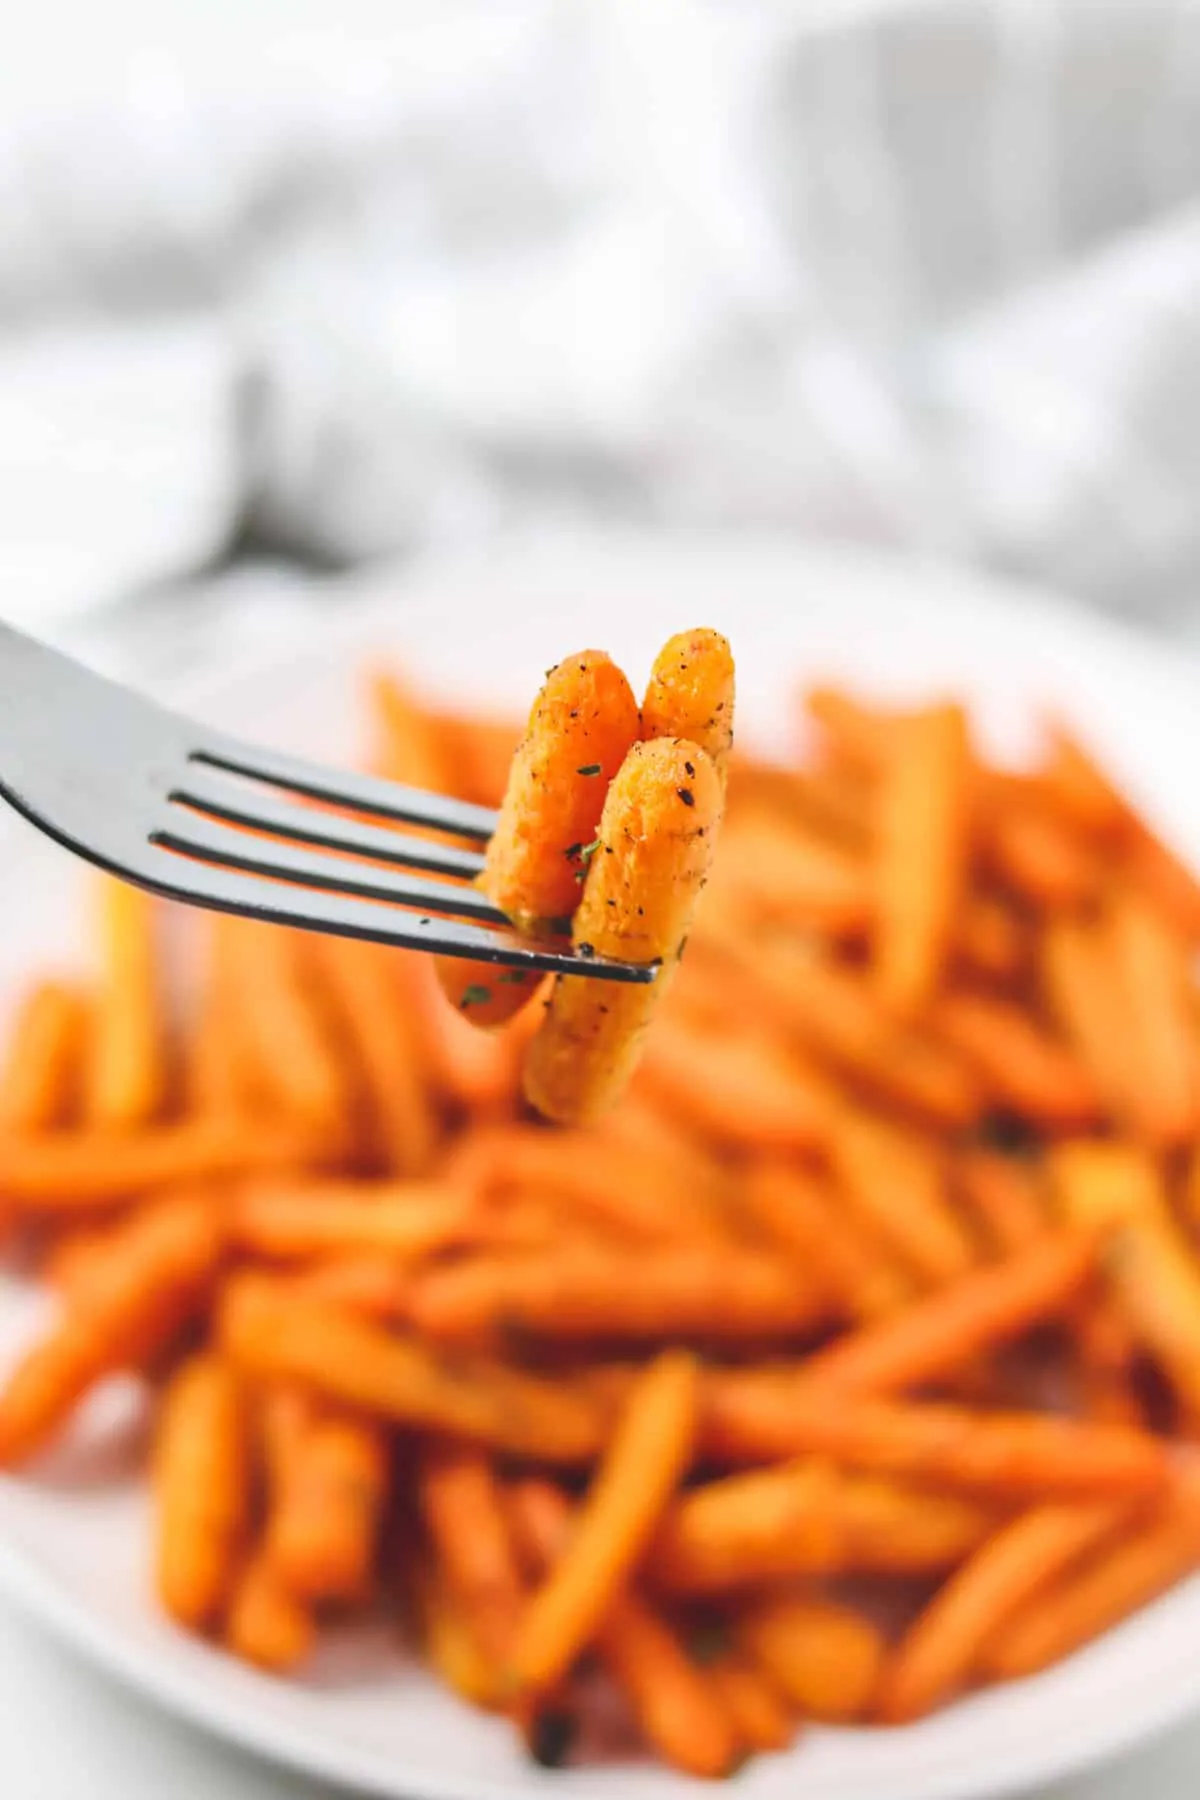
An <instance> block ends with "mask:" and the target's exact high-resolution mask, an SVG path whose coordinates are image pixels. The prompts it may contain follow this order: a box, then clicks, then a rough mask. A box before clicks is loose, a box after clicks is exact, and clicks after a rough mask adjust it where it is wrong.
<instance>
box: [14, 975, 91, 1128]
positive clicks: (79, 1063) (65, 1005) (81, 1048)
mask: <svg viewBox="0 0 1200 1800" xmlns="http://www.w3.org/2000/svg"><path fill="white" fill-rule="evenodd" d="M90 1029H91V1020H90V1014H89V1007H88V1001H87V998H86V996H85V995H84V993H83V991H82V989H80V988H78V987H74V986H72V985H71V984H70V983H68V982H65V981H39V982H38V983H37V984H36V986H34V987H32V988H31V989H30V990H29V992H28V994H26V996H25V998H24V1000H23V1001H22V1003H21V1006H20V1008H19V1010H18V1012H17V1015H16V1018H15V1019H14V1021H13V1024H12V1027H11V1031H10V1036H9V1040H8V1047H7V1051H6V1053H5V1058H4V1067H3V1070H2V1071H0V1130H2V1131H6V1132H8V1131H14V1132H20V1131H46V1130H49V1129H52V1128H53V1127H54V1126H56V1125H63V1124H65V1123H67V1122H69V1121H70V1120H71V1119H72V1117H73V1115H74V1113H75V1110H76V1107H77V1105H78V1101H79V1086H80V1077H81V1075H82V1074H83V1071H84V1067H85V1058H86V1056H87V1050H88V1035H89V1032H90Z"/></svg>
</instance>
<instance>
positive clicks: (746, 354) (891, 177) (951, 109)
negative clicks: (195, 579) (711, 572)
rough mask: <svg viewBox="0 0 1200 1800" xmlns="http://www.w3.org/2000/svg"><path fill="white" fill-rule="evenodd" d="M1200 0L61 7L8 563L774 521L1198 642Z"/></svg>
mask: <svg viewBox="0 0 1200 1800" xmlns="http://www.w3.org/2000/svg"><path fill="white" fill-rule="evenodd" d="M1198 99H1200V9H1198V8H1197V7H1196V6H1195V5H1194V4H1192V0H820V3H814V0H739V3H738V4H733V3H732V0H606V4H604V5H602V6H601V5H596V4H593V3H591V0H524V3H521V4H518V3H516V0H513V3H504V0H500V3H493V4H490V5H489V4H477V5H468V4H465V3H462V0H442V4H435V3H434V0H392V4H385V3H384V0H339V3H338V4H336V5H335V4H333V0H294V3H293V4H284V0H159V3H158V4H151V3H150V0H109V3H107V4H105V5H104V6H103V7H87V6H85V5H83V4H82V0H46V3H43V4H39V5H37V6H35V7H27V8H23V9H22V11H21V16H20V18H19V19H16V18H14V19H13V20H12V21H11V22H10V25H9V28H8V30H7V31H6V33H5V44H4V54H3V56H2V57H0V243H2V244H3V246H4V253H3V256H2V257H0V581H2V582H3V589H4V594H5V606H6V609H7V610H8V611H9V613H10V614H12V615H16V614H17V613H18V612H19V613H20V614H22V615H23V616H25V617H28V618H35V619H36V618H42V619H46V618H48V617H50V616H51V615H52V614H61V613H62V612H64V610H65V611H67V612H73V611H74V610H75V609H77V608H78V607H80V606H81V605H86V604H89V603H91V602H93V601H95V600H98V599H101V598H104V597H111V596H114V595H118V594H122V593H126V592H129V591H130V590H133V589H137V588H141V587H143V586H145V585H146V584H149V583H154V582H157V581H160V580H163V579H170V578H172V577H174V576H175V575H178V574H187V573H193V572H195V571H197V570H202V569H207V568H209V567H211V566H212V565H213V564H214V563H220V562H222V561H223V560H224V559H226V558H227V556H228V554H229V552H230V550H231V549H235V548H239V547H240V548H245V547H247V546H250V547H252V548H255V549H257V550H259V551H265V552H267V553H270V554H288V555H294V556H297V557H299V558H301V559H303V560H305V561H307V562H308V563H309V564H311V565H312V566H316V567H320V566H327V565H339V564H343V563H347V562H354V561H357V560H360V559H363V558H369V557H376V556H380V555H384V554H390V553H392V552H403V551H406V550H408V549H410V548H412V547H414V546H418V545H428V544H437V543H439V542H442V541H445V540H447V539H450V540H453V541H456V542H458V541H461V540H462V539H463V538H464V537H466V536H472V535H478V534H483V533H487V532H490V531H496V530H501V529H505V528H506V527H508V526H509V525H511V524H512V523H513V522H514V521H519V522H520V523H522V524H524V525H527V524H528V523H529V521H530V520H531V519H542V518H544V517H550V516H554V515H561V514H567V515H572V514H574V513H579V512H582V513H586V514H591V515H594V514H597V513H598V514H600V515H601V516H611V515H620V516H622V517H624V518H631V517H632V518H634V519H645V518H651V519H656V518H657V519H662V520H663V521H665V522H668V523H669V522H671V521H679V520H683V521H686V522H688V523H689V524H696V523H708V522H715V521H729V520H734V521H738V520H752V521H762V520H769V521H771V522H774V523H783V524H785V525H789V526H795V527H796V529H797V530H802V531H806V532H809V533H834V534H841V535H850V536H855V537H867V538H871V539H874V540H876V541H879V540H883V541H895V542H899V543H908V544H916V545H918V546H920V547H922V548H926V549H928V548H933V549H936V550H939V551H943V552H946V553H948V554H950V555H954V556H965V557H972V558H978V559H980V560H982V561H986V562H988V563H990V564H992V565H995V566H1001V567H1004V568H1007V569H1010V570H1017V571H1028V572H1032V573H1035V574H1036V575H1038V576H1039V577H1041V578H1043V579H1046V580H1048V581H1050V582H1052V583H1055V584H1057V585H1059V586H1062V587H1065V588H1066V589H1068V590H1069V591H1070V592H1072V593H1075V594H1079V595H1081V596H1083V597H1085V598H1089V599H1093V600H1095V601H1097V602H1099V603H1101V604H1105V605H1109V606H1114V607H1118V608H1121V609H1125V610H1133V611H1137V612H1140V613H1144V614H1147V615H1150V616H1152V617H1155V618H1159V619H1163V620H1167V621H1171V622H1183V623H1185V624H1186V623H1187V620H1188V617H1189V614H1190V611H1191V608H1192V604H1193V603H1192V595H1193V592H1194V591H1195V587H1196V582H1195V574H1196V564H1197V561H1198V560H1200V524H1198V518H1200V514H1198V509H1197V508H1196V506H1195V504H1194V493H1195V490H1196V487H1197V478H1198V477H1200V405H1197V404H1196V400H1197V398H1198V397H1200V325H1198V324H1197V321H1198V320H1200V306H1198V304H1197V302H1198V300H1200V132H1198V131H1197V130H1196V116H1197V102H1198Z"/></svg>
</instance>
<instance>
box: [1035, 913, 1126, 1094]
mask: <svg viewBox="0 0 1200 1800" xmlns="http://www.w3.org/2000/svg"><path fill="white" fill-rule="evenodd" d="M1042 981H1043V984H1044V988H1045V993H1046V998H1047V1000H1048V1002H1049V1006H1050V1010H1051V1012H1052V1013H1053V1014H1054V1016H1055V1017H1056V1019H1057V1020H1058V1023H1059V1025H1060V1026H1061V1028H1062V1030H1063V1031H1064V1033H1065V1034H1066V1036H1067V1038H1068V1039H1069V1041H1070V1042H1071V1043H1072V1044H1073V1045H1074V1047H1075V1049H1076V1050H1077V1051H1078V1053H1079V1055H1080V1058H1081V1059H1082V1061H1083V1062H1084V1063H1085V1064H1086V1065H1087V1067H1088V1069H1089V1070H1090V1071H1091V1074H1092V1077H1093V1079H1094V1081H1095V1083H1096V1086H1097V1087H1098V1088H1099V1090H1100V1092H1101V1094H1102V1095H1103V1097H1104V1101H1105V1104H1106V1106H1107V1107H1108V1108H1109V1109H1110V1110H1111V1111H1112V1112H1113V1113H1115V1114H1116V1115H1117V1116H1118V1117H1119V1118H1122V1119H1125V1118H1128V1117H1130V1116H1131V1114H1132V1113H1133V1112H1135V1111H1136V1110H1137V1109H1138V1106H1139V1099H1138V1096H1140V1093H1141V1088H1142V1081H1141V1075H1140V1071H1139V1070H1138V1068H1137V1057H1138V1054H1139V1052H1138V1050H1137V1048H1136V1046H1135V1045H1134V1043H1133V1041H1132V1039H1131V1035H1130V1029H1129V1026H1130V1020H1129V1015H1128V1010H1127V1006H1128V1003H1127V999H1126V996H1125V994H1124V991H1123V983H1122V982H1121V980H1120V978H1119V976H1118V972H1117V970H1116V968H1115V967H1114V965H1113V957H1112V951H1111V946H1110V944H1109V943H1108V940H1107V935H1106V933H1105V931H1104V930H1103V926H1102V923H1101V922H1099V921H1096V920H1092V919H1087V920H1079V919H1057V920H1053V921H1051V922H1050V923H1049V924H1048V925H1047V927H1046V930H1045V933H1044V935H1043V939H1042Z"/></svg>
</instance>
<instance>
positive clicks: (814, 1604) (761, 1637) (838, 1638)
mask: <svg viewBox="0 0 1200 1800" xmlns="http://www.w3.org/2000/svg"><path fill="white" fill-rule="evenodd" d="M734 1641H735V1643H736V1644H737V1645H738V1647H739V1649H741V1650H742V1652H743V1653H744V1654H745V1655H746V1656H748V1657H749V1658H750V1659H751V1661H752V1662H754V1663H757V1664H758V1665H760V1666H761V1667H762V1668H763V1669H765V1670H766V1672H767V1674H768V1675H769V1676H770V1677H771V1679H772V1681H773V1682H774V1683H775V1684H776V1686H777V1687H779V1688H780V1689H782V1691H783V1693H784V1694H785V1695H786V1696H787V1698H788V1699H789V1700H790V1701H791V1702H792V1704H793V1706H795V1707H796V1708H797V1709H798V1710H799V1711H800V1712H801V1713H802V1714H803V1715H804V1716H805V1717H806V1718H810V1719H819V1720H821V1721H823V1722H825V1723H828V1724H836V1725H848V1724H850V1723H851V1722H852V1721H854V1720H855V1719H861V1718H863V1717H864V1715H865V1714H866V1712H867V1710H868V1708H869V1707H870V1704H871V1702H872V1700H873V1698H874V1695H875V1688H876V1686H877V1684H878V1681H879V1675H880V1671H881V1669H882V1668H883V1662H884V1654H885V1641H884V1637H883V1633H882V1632H881V1631H880V1629H879V1627H878V1626H877V1625H874V1624H872V1623H871V1621H870V1620H869V1619H867V1618H865V1617H864V1616H863V1614H861V1613H858V1612H854V1611H853V1610H852V1609H851V1608H850V1607H848V1606H842V1605H839V1604H836V1603H835V1602H833V1601H831V1600H820V1599H816V1598H813V1599H809V1598H808V1597H799V1596H797V1597H790V1596H782V1595H781V1596H780V1597H779V1598H777V1599H767V1600H760V1601H756V1602H754V1603H752V1604H750V1605H748V1606H746V1607H745V1608H744V1609H743V1610H741V1611H739V1613H738V1615H737V1617H736V1620H735V1623H734Z"/></svg>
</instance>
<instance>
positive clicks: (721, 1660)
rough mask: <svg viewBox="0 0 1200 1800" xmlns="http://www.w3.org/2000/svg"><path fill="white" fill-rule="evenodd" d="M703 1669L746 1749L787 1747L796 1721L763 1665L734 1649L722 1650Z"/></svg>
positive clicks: (760, 1749) (783, 1748)
mask: <svg viewBox="0 0 1200 1800" xmlns="http://www.w3.org/2000/svg"><path fill="white" fill-rule="evenodd" d="M706 1673H707V1675H708V1679H709V1681H710V1682H711V1683H712V1685H713V1687H714V1688H715V1689H716V1691H717V1693H718V1694H719V1696H720V1698H721V1700H722V1702H723V1703H724V1706H725V1710H726V1712H727V1713H728V1714H729V1716H730V1718H731V1719H732V1720H733V1724H734V1729H735V1730H736V1732H737V1734H738V1736H739V1737H740V1738H741V1740H742V1742H743V1744H745V1746H746V1748H747V1749H748V1750H752V1751H762V1750H786V1749H787V1747H788V1745H789V1744H790V1743H791V1742H792V1740H793V1738H794V1737H795V1735H796V1722H795V1720H794V1719H793V1717H792V1715H791V1712H790V1711H789V1708H788V1703H787V1701H786V1700H785V1699H784V1696H783V1694H782V1692H781V1690H780V1688H779V1686H778V1684H777V1683H776V1682H775V1681H774V1679H773V1678H772V1677H771V1676H770V1675H768V1674H767V1672H766V1670H765V1669H761V1668H759V1667H757V1666H756V1665H755V1664H754V1663H752V1662H751V1661H750V1658H749V1657H747V1656H743V1655H740V1654H739V1653H738V1652H737V1651H735V1650H724V1651H722V1652H721V1654H720V1655H719V1656H718V1657H717V1658H716V1660H715V1661H714V1662H711V1663H710V1664H709V1665H708V1668H707V1671H706Z"/></svg>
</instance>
